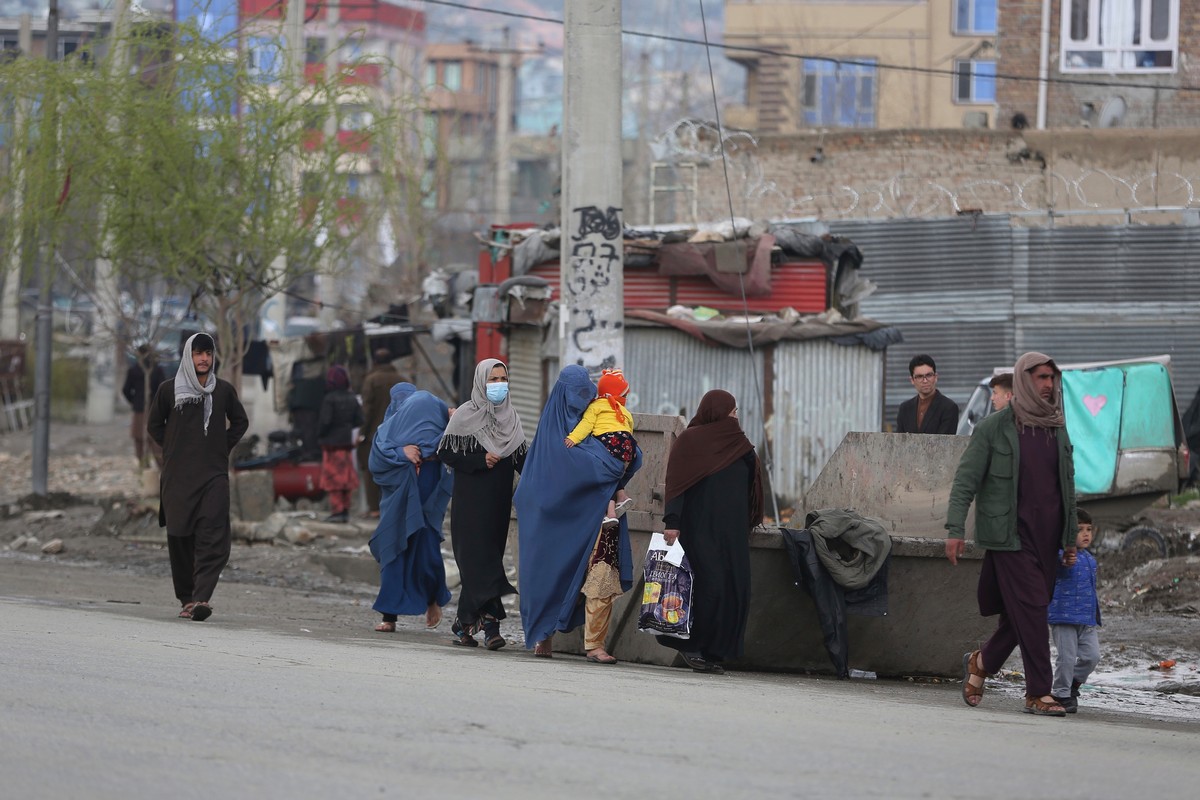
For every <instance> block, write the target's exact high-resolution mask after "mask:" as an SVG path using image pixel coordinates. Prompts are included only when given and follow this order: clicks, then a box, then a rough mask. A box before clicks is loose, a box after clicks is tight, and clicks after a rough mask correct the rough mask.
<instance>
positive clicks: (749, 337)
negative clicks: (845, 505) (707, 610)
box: [698, 0, 782, 525]
mask: <svg viewBox="0 0 1200 800" xmlns="http://www.w3.org/2000/svg"><path fill="white" fill-rule="evenodd" d="M698 2H699V4H700V27H701V30H702V31H703V32H704V57H705V60H706V62H707V64H708V84H709V86H710V87H711V89H712V101H713V114H715V115H716V116H715V119H716V122H717V143H718V146H719V147H720V148H721V168H722V169H723V170H724V173H723V174H724V177H725V197H726V199H727V200H728V201H729V232H730V235H731V238H733V239H736V238H737V218H736V215H735V214H734V210H733V189H732V187H731V185H730V181H729V159H728V158H727V157H726V155H725V131H724V128H723V126H722V125H721V104H720V101H719V100H718V98H717V78H716V75H715V74H714V72H713V65H712V51H711V50H710V49H709V47H708V19H707V17H706V15H705V13H704V0H698ZM738 288H739V289H740V290H741V293H742V318H743V319H745V321H746V348H747V356H748V358H749V359H750V362H749V368H748V372H749V373H750V376H751V379H752V380H753V382H754V392H755V394H756V395H757V397H758V408H759V410H760V412H761V413H762V428H763V430H762V432H763V443H762V445H763V462H764V464H765V466H766V468H767V469H766V472H767V474H768V475H771V474H772V473H773V472H774V468H775V458H774V456H773V455H772V453H771V437H770V436H768V435H767V404H766V401H765V400H764V398H763V395H764V392H763V386H762V381H761V380H760V379H759V374H758V370H757V369H756V368H755V364H756V359H755V354H754V328H753V326H752V324H751V322H750V301H749V300H748V299H747V298H746V280H745V276H744V275H743V274H742V273H741V272H739V273H738ZM771 510H772V511H773V512H774V517H775V524H776V525H781V524H782V520H780V519H779V498H778V497H777V496H776V494H775V482H774V480H772V481H771ZM759 521H760V522H761V520H759Z"/></svg>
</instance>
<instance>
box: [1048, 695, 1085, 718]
mask: <svg viewBox="0 0 1200 800" xmlns="http://www.w3.org/2000/svg"><path fill="white" fill-rule="evenodd" d="M1054 699H1055V700H1057V701H1058V704H1059V705H1060V706H1062V707H1063V710H1064V711H1066V712H1067V713H1068V714H1074V713H1076V712H1077V711H1079V701H1078V700H1077V699H1075V698H1074V697H1059V696H1057V695H1054Z"/></svg>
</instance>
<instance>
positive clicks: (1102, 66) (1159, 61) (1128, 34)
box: [1062, 0, 1179, 72]
mask: <svg viewBox="0 0 1200 800" xmlns="http://www.w3.org/2000/svg"><path fill="white" fill-rule="evenodd" d="M1062 31H1063V36H1062V68H1063V71H1064V72H1174V71H1175V69H1176V67H1177V62H1178V52H1179V0H1064V2H1063V12H1062Z"/></svg>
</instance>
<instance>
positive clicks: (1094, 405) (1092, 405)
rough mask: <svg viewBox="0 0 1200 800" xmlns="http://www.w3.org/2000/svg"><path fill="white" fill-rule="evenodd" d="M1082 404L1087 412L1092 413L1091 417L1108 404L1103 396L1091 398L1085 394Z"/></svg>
mask: <svg viewBox="0 0 1200 800" xmlns="http://www.w3.org/2000/svg"><path fill="white" fill-rule="evenodd" d="M1083 404H1084V405H1085V406H1087V410H1088V411H1090V412H1092V416H1093V417H1094V416H1096V415H1097V414H1099V413H1100V409H1102V408H1104V406H1106V405H1107V404H1108V398H1107V397H1105V396H1104V395H1100V396H1099V397H1092V396H1091V395H1090V394H1085V395H1084V396H1083Z"/></svg>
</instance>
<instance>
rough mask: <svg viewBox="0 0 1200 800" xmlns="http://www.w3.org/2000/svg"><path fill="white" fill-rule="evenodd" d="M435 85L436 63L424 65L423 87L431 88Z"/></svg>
mask: <svg viewBox="0 0 1200 800" xmlns="http://www.w3.org/2000/svg"><path fill="white" fill-rule="evenodd" d="M434 86H437V64H426V65H425V87H426V88H432V87H434Z"/></svg>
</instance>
